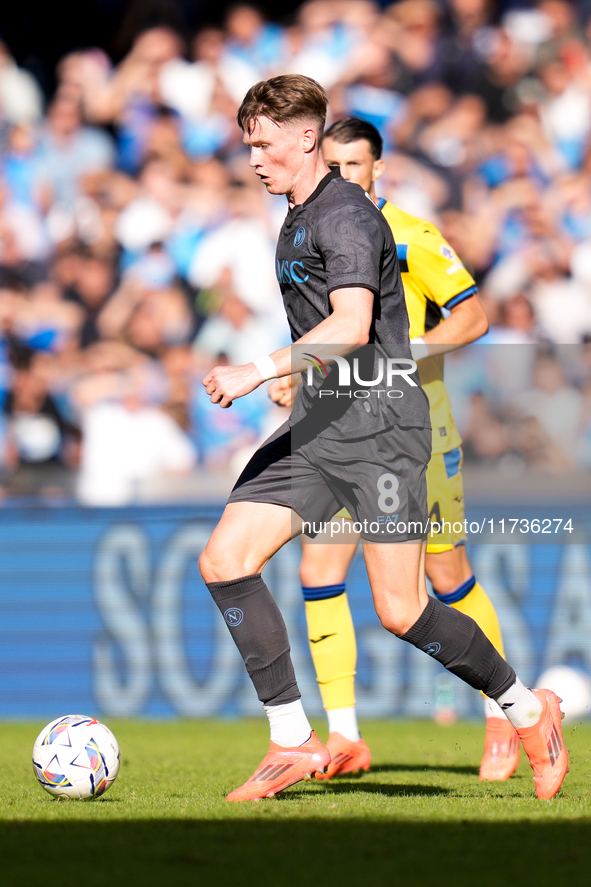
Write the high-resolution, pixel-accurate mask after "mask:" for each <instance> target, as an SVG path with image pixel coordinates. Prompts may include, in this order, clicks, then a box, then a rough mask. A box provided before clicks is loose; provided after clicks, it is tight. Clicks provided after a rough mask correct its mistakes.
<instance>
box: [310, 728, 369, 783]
mask: <svg viewBox="0 0 591 887" xmlns="http://www.w3.org/2000/svg"><path fill="white" fill-rule="evenodd" d="M326 747H327V749H328V750H329V752H330V757H331V762H330V764H329V765H328V769H327V770H326V773H317V774H316V779H330V778H331V777H332V776H336V774H337V773H339V774H340V775H341V776H342V775H344V774H345V773H355V772H356V771H357V770H366V771H367V770H369V765H370V764H371V752H370V750H369V749H368V747H367V745H366V744H365V742H364V741H363V739H359V740H358V741H357V742H351V740H350V739H345V737H344V736H343V735H342V734H341V733H330V734H329V737H328V742H327V743H326Z"/></svg>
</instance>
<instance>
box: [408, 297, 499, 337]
mask: <svg viewBox="0 0 591 887" xmlns="http://www.w3.org/2000/svg"><path fill="white" fill-rule="evenodd" d="M450 310H451V314H450V315H449V317H446V318H445V319H444V320H442V321H441V322H440V323H438V324H437V326H435V327H433V329H432V330H429V332H428V333H425V335H424V336H422V338H423V340H424V342H425V344H426V345H429V346H431V345H446V346H449V347H448V348H446V350H447V351H453V350H454V349H455V348H460V347H461V346H462V345H469V344H470V342H474V341H475V340H476V339H479V338H480V337H481V336H484V334H485V333H486V332H487V330H488V317H487V315H486V311H485V310H484V305H483V304H482V302H481V301H480V299H479V298H478V296H477V295H474V296H470V298H469V299H465V300H464V301H463V302H460V304H459V305H456V306H455V308H451V309H450ZM429 350H431V349H429Z"/></svg>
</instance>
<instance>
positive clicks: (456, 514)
mask: <svg viewBox="0 0 591 887" xmlns="http://www.w3.org/2000/svg"><path fill="white" fill-rule="evenodd" d="M462 460H463V453H462V448H461V447H455V449H453V450H450V451H449V452H448V453H435V454H434V455H433V456H431V461H430V462H429V466H428V468H427V499H428V503H429V520H430V521H431V522H435V524H436V526H437V525H439V526H440V532H439V533H434V534H433V535H431V533H429V540H428V544H427V551H428V553H429V554H437V553H438V552H440V551H450V550H451V549H452V548H455V547H456V545H458V544H459V543H460V542H464V541H465V539H466V533H465V532H464V482H463V479H462Z"/></svg>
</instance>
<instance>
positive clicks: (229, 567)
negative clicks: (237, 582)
mask: <svg viewBox="0 0 591 887" xmlns="http://www.w3.org/2000/svg"><path fill="white" fill-rule="evenodd" d="M235 571H236V565H235V564H234V563H233V562H232V559H230V558H228V557H227V556H225V557H224V556H222V555H221V552H218V551H216V548H215V546H212V545H207V546H206V548H205V549H204V550H203V552H202V554H201V557H200V558H199V572H200V573H201V576H202V577H203V580H204V582H227V581H229V580H231V579H237V578H240V576H241V575H245V574H240V572H238V574H236V572H235Z"/></svg>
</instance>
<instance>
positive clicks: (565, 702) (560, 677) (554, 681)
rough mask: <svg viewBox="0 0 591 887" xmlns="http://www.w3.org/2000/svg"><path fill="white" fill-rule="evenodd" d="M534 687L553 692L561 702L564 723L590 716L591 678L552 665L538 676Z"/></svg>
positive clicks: (564, 666)
mask: <svg viewBox="0 0 591 887" xmlns="http://www.w3.org/2000/svg"><path fill="white" fill-rule="evenodd" d="M536 687H545V688H546V689H547V690H554V692H555V693H556V695H557V696H560V698H561V699H562V702H561V703H560V708H561V709H562V711H563V712H564V721H565V723H573V722H574V721H580V720H581V719H582V718H585V717H588V716H589V715H590V714H591V678H590V677H589V675H587V674H585V672H584V671H579V669H577V668H571V667H570V666H568V665H554V666H553V667H552V668H548V669H547V670H546V671H545V672H544V673H543V674H541V675H540V677H539V678H538V680H537V682H536Z"/></svg>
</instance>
